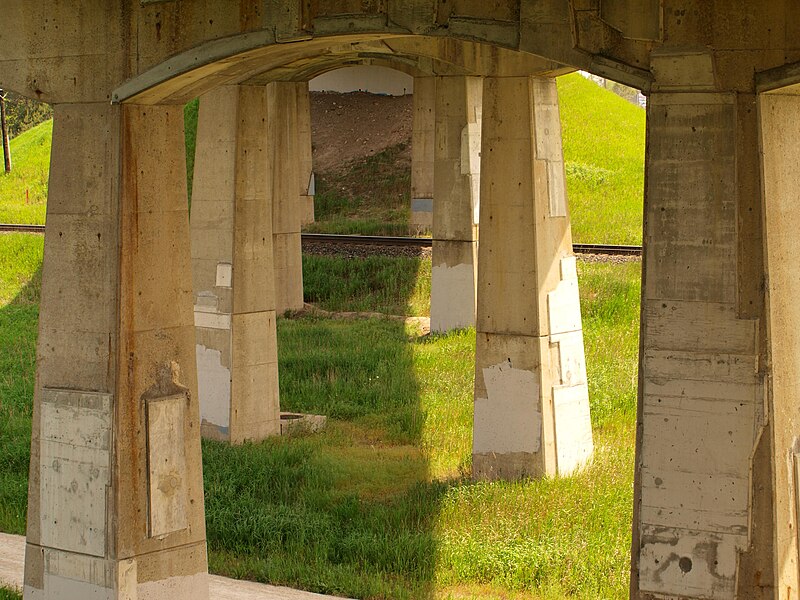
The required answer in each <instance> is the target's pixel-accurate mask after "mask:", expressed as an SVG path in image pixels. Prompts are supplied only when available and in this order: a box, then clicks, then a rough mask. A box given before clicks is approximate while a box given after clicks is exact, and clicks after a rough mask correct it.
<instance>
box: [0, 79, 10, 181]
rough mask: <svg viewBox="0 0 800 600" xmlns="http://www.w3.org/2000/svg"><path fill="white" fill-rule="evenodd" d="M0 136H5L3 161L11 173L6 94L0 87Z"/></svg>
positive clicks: (7, 171)
mask: <svg viewBox="0 0 800 600" xmlns="http://www.w3.org/2000/svg"><path fill="white" fill-rule="evenodd" d="M0 137H2V138H3V162H4V163H5V168H6V173H11V145H10V143H9V140H8V127H7V125H6V95H5V94H4V93H3V90H2V89H0Z"/></svg>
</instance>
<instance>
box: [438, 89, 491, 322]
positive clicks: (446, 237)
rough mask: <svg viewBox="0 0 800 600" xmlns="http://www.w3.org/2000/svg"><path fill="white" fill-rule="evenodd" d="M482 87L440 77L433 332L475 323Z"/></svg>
mask: <svg viewBox="0 0 800 600" xmlns="http://www.w3.org/2000/svg"><path fill="white" fill-rule="evenodd" d="M482 84H483V82H482V80H481V79H480V78H478V77H437V78H436V104H435V113H436V114H435V144H434V174H433V185H434V199H435V201H434V203H433V259H432V260H433V265H432V268H431V330H432V331H449V330H451V329H457V328H461V327H472V326H473V325H474V324H475V289H476V288H475V284H476V268H477V252H478V244H477V224H478V218H477V216H478V215H477V210H478V203H479V192H480V187H479V186H480V137H481V136H480V131H481V127H480V119H481V96H482V93H483V88H482Z"/></svg>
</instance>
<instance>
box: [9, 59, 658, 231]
mask: <svg viewBox="0 0 800 600" xmlns="http://www.w3.org/2000/svg"><path fill="white" fill-rule="evenodd" d="M559 95H560V103H561V121H562V128H563V139H564V158H565V161H566V171H567V189H568V193H569V200H570V210H571V213H572V229H573V239H574V240H575V241H576V242H585V243H589V242H595V243H619V244H639V243H641V229H642V226H641V222H642V195H643V177H644V175H643V164H644V126H645V117H644V111H643V110H642V109H641V108H639V107H637V106H634V105H632V104H630V103H629V102H626V101H625V100H623V99H621V98H619V97H618V96H616V95H615V94H613V93H611V92H609V91H606V90H604V89H602V88H599V87H598V86H597V85H595V84H594V83H592V82H590V81H587V80H586V79H584V78H583V77H581V76H580V75H577V74H572V75H567V76H565V77H561V78H559ZM197 106H198V104H197V101H194V102H191V103H190V104H188V105H187V106H186V110H185V118H186V154H187V176H188V183H189V190H190V195H191V185H192V175H193V166H194V152H195V139H196V133H197ZM51 131H52V122H51V121H48V122H47V123H43V124H42V125H39V126H38V127H35V128H34V129H31V130H30V131H27V132H25V133H24V134H22V135H20V136H19V137H17V138H15V139H14V140H12V152H13V157H14V162H15V170H14V171H13V172H12V173H11V174H10V175H5V174H0V222H7V223H44V211H45V198H46V194H47V176H48V168H49V167H48V161H49V156H50V134H51ZM401 154H402V151H401V148H400V147H395V148H390V149H388V150H386V151H384V152H381V153H380V154H378V155H376V156H374V157H369V158H367V159H364V160H361V161H355V162H354V163H353V165H352V169H351V171H352V172H351V173H348V174H345V175H340V176H336V177H334V176H331V177H329V179H330V180H326V179H324V178H320V181H319V186H318V187H319V189H318V195H317V202H316V204H317V206H316V212H317V219H318V223H317V224H315V225H312V226H310V227H309V228H308V230H309V231H326V232H331V233H361V234H365V235H381V234H387V235H403V234H406V233H408V220H409V210H408V188H409V186H410V172H409V170H408V169H409V164H408V161H407V160H405V159H402V160H399V161H398V160H396V156H399V155H401ZM343 186H344V187H346V188H348V191H347V192H342V191H341V190H342V187H343Z"/></svg>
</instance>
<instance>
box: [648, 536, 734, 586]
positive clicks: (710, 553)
mask: <svg viewBox="0 0 800 600" xmlns="http://www.w3.org/2000/svg"><path fill="white" fill-rule="evenodd" d="M641 539H642V544H641V550H640V553H639V586H640V589H641V590H642V591H644V592H654V593H657V594H668V595H670V596H672V595H675V596H680V597H681V598H685V597H694V598H707V599H710V600H733V598H734V596H735V593H736V589H735V588H736V563H737V554H738V551H739V550H741V549H742V548H744V547H746V545H747V536H737V535H720V534H716V533H712V532H698V531H685V530H681V529H672V528H664V527H652V526H648V525H644V526H643V528H642V532H641Z"/></svg>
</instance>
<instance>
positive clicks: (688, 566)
mask: <svg viewBox="0 0 800 600" xmlns="http://www.w3.org/2000/svg"><path fill="white" fill-rule="evenodd" d="M678 566H679V567H680V568H681V571H683V572H684V573H688V572H689V571H691V570H692V559H691V558H689V557H688V556H684V557H682V558H681V559H680V560H679V561H678Z"/></svg>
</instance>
